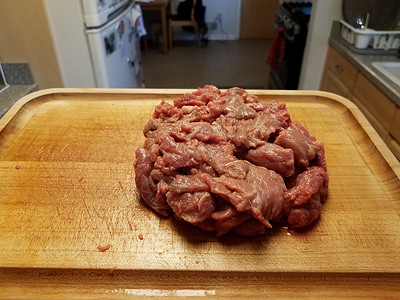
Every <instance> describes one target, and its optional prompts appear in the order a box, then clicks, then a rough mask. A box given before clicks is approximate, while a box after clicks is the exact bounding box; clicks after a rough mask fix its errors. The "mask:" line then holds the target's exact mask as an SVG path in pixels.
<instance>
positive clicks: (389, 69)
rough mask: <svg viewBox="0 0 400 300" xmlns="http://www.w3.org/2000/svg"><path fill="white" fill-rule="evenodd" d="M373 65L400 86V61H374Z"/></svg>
mask: <svg viewBox="0 0 400 300" xmlns="http://www.w3.org/2000/svg"><path fill="white" fill-rule="evenodd" d="M372 66H373V67H374V68H376V69H377V70H378V71H380V72H381V73H383V74H384V75H385V76H386V77H388V78H389V79H390V80H392V81H393V82H394V83H395V84H397V85H398V86H400V62H373V63H372Z"/></svg>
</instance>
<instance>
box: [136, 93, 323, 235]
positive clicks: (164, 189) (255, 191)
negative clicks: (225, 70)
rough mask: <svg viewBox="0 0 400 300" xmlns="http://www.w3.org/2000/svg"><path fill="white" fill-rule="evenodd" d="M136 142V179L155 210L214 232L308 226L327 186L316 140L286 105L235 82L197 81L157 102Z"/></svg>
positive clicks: (245, 232)
mask: <svg viewBox="0 0 400 300" xmlns="http://www.w3.org/2000/svg"><path fill="white" fill-rule="evenodd" d="M143 132H144V135H145V137H146V141H145V143H144V147H143V148H139V149H137V150H136V162H135V174H136V177H135V181H136V186H137V188H138V191H139V193H140V195H141V196H142V198H143V200H144V201H145V202H146V203H147V204H148V205H149V206H150V207H151V208H153V209H154V210H155V211H156V212H158V213H160V214H162V215H164V216H167V215H168V213H169V212H171V211H172V212H173V214H174V216H175V218H176V219H178V220H182V221H185V222H189V223H191V224H193V225H195V226H197V227H199V228H201V229H203V230H206V231H214V230H215V231H216V234H217V236H221V235H223V234H226V233H228V232H229V231H234V232H235V233H236V234H239V235H247V236H254V235H258V234H263V233H264V232H265V230H266V227H271V225H270V223H269V222H270V221H271V220H273V221H274V222H275V221H276V222H278V221H282V222H285V224H289V225H290V226H291V227H294V228H300V227H304V226H308V225H309V224H311V223H312V222H314V220H316V219H317V218H318V216H319V215H320V210H321V204H322V203H324V201H325V199H326V197H327V193H328V177H327V174H326V161H325V153H324V147H323V144H322V143H321V142H319V141H317V140H316V139H315V138H314V137H312V136H311V135H310V134H309V133H308V132H307V130H306V129H305V128H304V127H303V126H301V125H300V124H298V123H292V122H291V119H290V115H289V113H288V111H287V110H286V105H285V104H283V103H279V102H276V101H270V102H260V101H258V99H257V97H256V96H254V95H250V94H248V93H247V92H246V91H245V90H243V89H240V88H231V89H228V90H227V91H226V92H223V93H222V92H221V91H220V90H219V89H217V88H216V87H214V86H205V87H204V88H199V89H198V90H197V91H195V92H193V93H188V94H185V95H183V96H182V97H181V98H179V99H176V100H174V101H173V105H171V104H169V103H167V102H164V101H163V102H161V103H160V104H159V105H157V106H156V108H155V111H154V113H153V115H152V117H151V119H150V120H149V122H148V124H147V125H146V126H145V128H144V131H143Z"/></svg>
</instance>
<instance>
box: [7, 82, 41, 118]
mask: <svg viewBox="0 0 400 300" xmlns="http://www.w3.org/2000/svg"><path fill="white" fill-rule="evenodd" d="M36 90H37V85H36V84H12V85H10V86H9V87H8V88H7V89H6V90H5V91H3V92H2V93H0V118H1V117H3V116H4V114H5V113H6V112H7V111H8V110H9V109H10V108H11V106H13V105H14V104H15V102H17V101H18V100H19V99H20V98H22V97H23V96H25V95H27V94H29V93H32V92H34V91H36Z"/></svg>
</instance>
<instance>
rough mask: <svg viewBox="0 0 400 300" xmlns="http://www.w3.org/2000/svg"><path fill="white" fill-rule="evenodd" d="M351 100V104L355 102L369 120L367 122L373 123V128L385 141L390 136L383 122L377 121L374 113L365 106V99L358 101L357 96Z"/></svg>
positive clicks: (352, 96)
mask: <svg viewBox="0 0 400 300" xmlns="http://www.w3.org/2000/svg"><path fill="white" fill-rule="evenodd" d="M350 100H351V102H353V103H354V104H355V105H357V106H358V108H359V109H360V110H361V112H362V113H363V114H364V116H365V117H366V118H367V120H368V121H369V122H370V123H371V125H372V127H374V129H375V130H376V132H377V133H378V134H379V135H380V137H381V138H382V139H383V140H384V141H385V140H386V138H387V136H388V133H387V130H386V129H385V128H384V127H383V126H382V124H381V122H379V121H378V120H377V119H376V117H375V115H374V114H373V113H371V112H370V111H369V110H368V109H367V108H366V107H365V106H364V105H363V102H365V98H363V100H361V99H358V98H357V97H356V96H354V95H351V96H350Z"/></svg>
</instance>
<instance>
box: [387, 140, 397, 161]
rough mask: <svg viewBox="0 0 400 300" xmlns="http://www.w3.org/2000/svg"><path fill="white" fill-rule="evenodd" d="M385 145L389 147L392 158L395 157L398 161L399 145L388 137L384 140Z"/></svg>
mask: <svg viewBox="0 0 400 300" xmlns="http://www.w3.org/2000/svg"><path fill="white" fill-rule="evenodd" d="M386 145H387V146H388V147H389V149H390V151H392V153H393V154H394V156H396V158H397V159H398V160H399V161H400V144H399V143H398V141H396V140H395V139H393V138H392V137H391V136H390V135H389V136H388V138H387V140H386Z"/></svg>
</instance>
